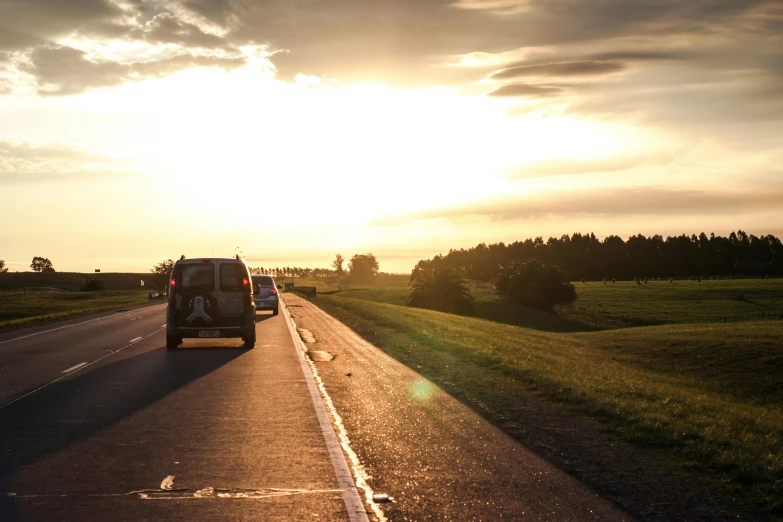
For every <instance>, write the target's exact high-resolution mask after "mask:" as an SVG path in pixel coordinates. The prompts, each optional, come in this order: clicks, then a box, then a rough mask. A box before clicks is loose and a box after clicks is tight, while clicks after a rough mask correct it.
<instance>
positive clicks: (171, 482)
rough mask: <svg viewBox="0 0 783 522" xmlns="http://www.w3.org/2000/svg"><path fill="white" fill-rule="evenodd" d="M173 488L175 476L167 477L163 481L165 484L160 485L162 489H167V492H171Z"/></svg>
mask: <svg viewBox="0 0 783 522" xmlns="http://www.w3.org/2000/svg"><path fill="white" fill-rule="evenodd" d="M173 487H174V475H169V476H167V477H166V478H164V479H163V482H161V483H160V489H165V490H166V491H169V490H170V489H171V488H173Z"/></svg>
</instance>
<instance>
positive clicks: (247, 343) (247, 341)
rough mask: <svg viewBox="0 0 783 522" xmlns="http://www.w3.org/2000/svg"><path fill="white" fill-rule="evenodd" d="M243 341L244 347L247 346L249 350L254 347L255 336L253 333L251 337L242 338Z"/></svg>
mask: <svg viewBox="0 0 783 522" xmlns="http://www.w3.org/2000/svg"><path fill="white" fill-rule="evenodd" d="M244 341H245V348H247V349H248V350H251V349H253V348H255V346H256V336H255V335H254V336H253V337H248V338H246V339H244Z"/></svg>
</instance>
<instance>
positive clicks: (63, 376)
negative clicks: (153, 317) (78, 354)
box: [0, 330, 160, 410]
mask: <svg viewBox="0 0 783 522" xmlns="http://www.w3.org/2000/svg"><path fill="white" fill-rule="evenodd" d="M158 332H160V330H155V331H154V332H152V333H151V334H149V335H145V336H144V337H142V339H146V338H148V337H152V336H153V335H155V334H156V333H158ZM128 346H133V343H128V344H126V345H125V346H123V347H122V348H117V349H116V350H115V351H113V352H111V353H107V354H106V355H104V356H103V357H98V358H97V359H95V360H94V361H93V362H91V363H87V364H85V365H84V366H82V367H81V368H78V369H77V370H74V371H78V370H82V369H84V368H87V367H88V366H92V365H93V364H95V363H97V362H100V361H102V360H104V359H105V358H107V357H111V356H112V355H114V354H116V353H120V352H121V351H123V350H124V349H125V348H127V347H128ZM68 375H70V374H66V375H62V376H60V377H58V378H56V379H55V380H53V381H52V382H47V383H46V384H44V385H43V386H39V387H38V388H36V389H34V390H33V391H31V392H28V393H25V394H24V395H22V396H21V397H17V398H16V399H14V400H12V401H11V402H7V403H5V404H3V405H2V406H0V410H2V409H3V408H7V407H8V406H10V405H12V404H14V403H16V402H19V401H21V400H22V399H24V398H25V397H29V396H30V395H32V394H34V393H38V392H39V391H41V390H43V389H44V388H46V387H47V386H51V385H52V384H54V383H56V382H57V381H59V380H61V379H65V378H66V377H68Z"/></svg>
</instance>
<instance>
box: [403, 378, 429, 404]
mask: <svg viewBox="0 0 783 522" xmlns="http://www.w3.org/2000/svg"><path fill="white" fill-rule="evenodd" d="M408 393H409V394H410V396H411V399H413V400H414V402H427V401H429V400H430V399H431V398H432V395H433V393H435V386H434V385H433V384H432V383H431V382H430V381H428V380H426V379H424V378H422V377H419V378H418V379H416V380H415V381H413V383H412V384H411V385H410V388H408Z"/></svg>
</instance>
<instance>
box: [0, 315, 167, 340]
mask: <svg viewBox="0 0 783 522" xmlns="http://www.w3.org/2000/svg"><path fill="white" fill-rule="evenodd" d="M155 306H160V305H155ZM150 308H152V307H150ZM129 313H131V310H128V311H127V312H118V313H116V314H111V315H106V316H104V317H96V318H95V319H89V320H87V321H80V322H78V323H74V324H66V325H65V326H60V327H58V328H50V329H49V330H43V331H42V332H35V333H31V334H27V335H22V336H19V337H14V338H13V339H6V340H5V341H0V344H5V343H10V342H13V341H19V340H20V339H27V338H28V337H33V336H35V335H41V334H45V333H49V332H56V331H57V330H64V329H65V328H72V327H74V326H79V325H82V324H87V323H92V322H93V321H101V320H103V319H108V318H110V317H117V316H118V315H122V314H129Z"/></svg>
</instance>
